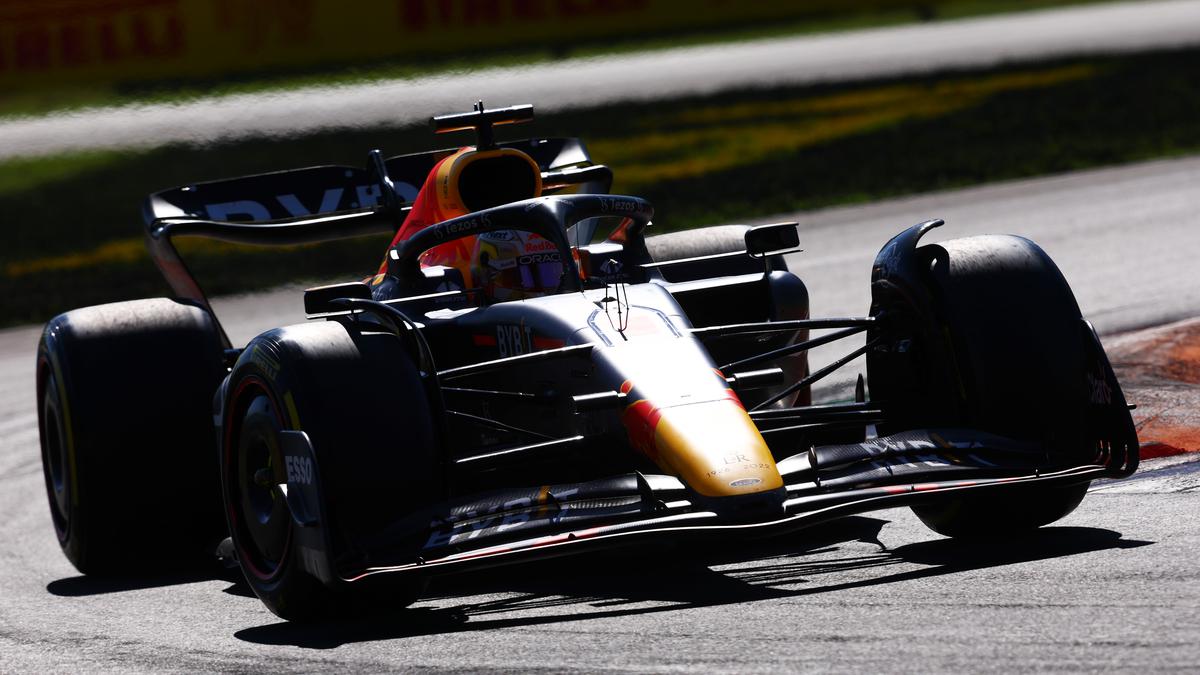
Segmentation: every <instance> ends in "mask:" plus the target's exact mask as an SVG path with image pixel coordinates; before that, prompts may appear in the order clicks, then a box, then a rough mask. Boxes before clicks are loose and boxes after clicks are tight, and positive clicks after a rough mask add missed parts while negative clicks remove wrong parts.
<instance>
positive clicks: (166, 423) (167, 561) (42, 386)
mask: <svg viewBox="0 0 1200 675" xmlns="http://www.w3.org/2000/svg"><path fill="white" fill-rule="evenodd" d="M224 375H225V368H224V365H223V351H222V343H221V340H220V336H219V333H218V329H217V326H216V325H215V324H214V322H213V320H212V317H211V316H210V315H209V314H208V312H206V311H204V310H202V309H200V308H199V307H195V306H193V305H188V304H184V303H180V302H176V301H173V300H167V299H163V298H160V299H150V300H133V301H129V302H118V303H114V304H109V305H99V306H96V307H85V308H82V309H77V310H74V311H71V312H67V313H66V314H61V315H59V316H56V317H55V318H54V319H52V320H51V321H50V322H49V323H48V324H47V325H46V328H45V330H44V332H43V333H42V339H41V342H40V343H39V345H38V354H37V401H38V431H39V434H40V437H41V451H42V470H43V474H44V476H45V481H46V493H47V495H48V496H49V498H50V515H51V520H52V521H53V523H54V530H55V533H56V534H57V536H58V543H59V545H60V546H61V547H62V550H63V553H65V554H66V556H67V559H68V560H70V561H71V563H72V564H73V565H74V566H75V567H76V569H78V570H79V571H80V572H82V573H84V574H100V573H114V572H121V573H129V572H134V571H146V570H148V569H162V568H163V567H175V566H180V565H184V564H189V563H195V562H200V561H202V560H204V559H205V557H206V556H207V557H208V558H209V559H211V554H212V551H213V548H214V547H215V545H216V542H217V541H219V540H220V538H221V536H222V532H223V530H224V525H223V521H222V518H221V510H220V506H221V502H220V487H219V484H218V482H217V466H216V462H215V461H214V458H213V450H212V449H213V427H212V415H211V410H212V397H213V393H214V392H215V391H216V389H217V387H218V385H219V384H220V382H221V378H222V377H224Z"/></svg>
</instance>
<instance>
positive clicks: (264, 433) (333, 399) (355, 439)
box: [221, 321, 442, 621]
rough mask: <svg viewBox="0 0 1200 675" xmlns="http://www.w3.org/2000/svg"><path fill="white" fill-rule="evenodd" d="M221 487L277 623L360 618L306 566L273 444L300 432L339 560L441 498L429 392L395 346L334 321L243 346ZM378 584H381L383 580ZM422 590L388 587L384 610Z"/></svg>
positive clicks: (413, 585)
mask: <svg viewBox="0 0 1200 675" xmlns="http://www.w3.org/2000/svg"><path fill="white" fill-rule="evenodd" d="M223 399H224V403H223V406H222V410H223V413H222V414H223V420H224V422H223V427H224V428H223V432H222V443H221V448H222V450H221V485H222V493H223V495H224V499H225V506H226V509H225V510H226V516H227V518H228V524H229V532H230V535H231V537H232V540H233V547H234V550H235V552H236V556H237V559H238V562H239V564H240V566H241V568H242V572H243V574H244V575H245V577H246V581H247V582H248V583H249V585H250V587H251V589H253V591H254V593H255V594H256V595H257V596H258V597H259V598H260V599H261V600H262V601H263V603H264V604H265V605H266V606H267V607H268V608H269V609H270V610H271V611H272V612H274V613H275V614H276V615H278V616H279V617H281V618H284V619H288V620H292V621H307V620H313V619H316V618H320V617H325V616H331V615H337V614H344V613H346V612H347V611H355V610H358V609H365V608H366V607H368V606H369V605H367V604H365V601H364V598H363V594H362V593H354V592H351V591H350V590H349V589H348V588H347V587H346V586H345V585H344V584H341V585H337V584H335V585H326V584H324V583H323V582H322V581H320V580H318V579H317V578H316V577H315V576H313V575H312V574H311V573H310V572H309V570H308V568H306V566H305V564H304V561H303V559H302V554H301V551H300V549H299V547H298V545H297V543H296V537H295V536H294V535H295V529H296V528H297V527H298V526H297V524H296V522H295V520H294V519H293V517H292V514H291V512H290V510H289V508H288V506H287V503H286V502H285V501H284V499H283V497H282V495H281V494H280V492H279V490H278V488H277V487H276V486H277V485H279V484H280V483H286V482H287V481H288V475H287V469H286V467H285V463H284V461H283V459H282V454H281V450H280V445H279V437H278V434H279V432H280V431H282V430H301V431H304V432H305V433H306V434H307V435H308V437H309V440H310V442H311V443H312V447H313V450H314V452H315V455H316V457H315V459H316V465H317V466H316V474H317V475H318V476H319V484H318V488H319V490H320V492H321V496H322V499H323V500H324V503H325V505H326V512H327V514H328V522H323V523H321V526H322V527H324V528H325V529H326V531H327V533H328V535H329V540H330V541H331V542H332V545H333V546H334V548H335V550H334V551H332V552H330V553H329V555H330V557H331V558H333V557H335V556H336V555H337V554H338V553H339V552H340V550H344V548H345V546H346V544H347V542H354V541H357V540H359V538H361V537H363V536H369V535H371V534H373V533H376V532H377V531H378V530H380V529H381V528H383V527H385V526H386V525H388V524H390V523H393V522H395V520H397V519H398V518H400V517H401V516H403V515H405V514H406V513H408V512H409V511H410V510H412V509H413V508H416V507H417V506H419V505H421V504H425V503H428V502H429V501H431V500H433V499H436V498H438V497H439V496H440V495H441V489H442V487H441V486H442V477H441V463H440V460H439V455H438V450H437V448H438V443H437V437H436V434H435V430H434V426H433V422H432V414H431V411H430V406H429V401H428V397H427V394H426V390H425V388H424V385H423V383H422V381H421V378H420V376H419V374H418V372H417V370H416V367H415V366H414V365H413V363H412V361H411V359H410V358H409V357H408V355H407V354H406V352H405V350H404V347H403V346H402V344H401V342H400V340H399V339H398V338H396V337H395V336H394V335H392V334H390V333H367V332H360V331H359V330H358V329H357V328H356V327H355V326H354V325H352V324H343V323H339V322H335V321H326V322H321V323H310V324H302V325H296V326H288V327H285V328H279V329H276V330H273V331H270V332H268V333H264V334H262V335H260V336H258V337H256V338H255V339H254V340H252V341H251V342H250V344H249V345H247V346H246V349H245V350H244V351H243V353H242V355H241V357H240V358H239V359H238V361H237V363H236V364H235V365H234V367H233V371H232V372H231V373H230V376H229V379H228V380H227V382H226V384H225V386H224V387H223ZM384 576H385V578H386V575H384ZM422 588H423V583H417V582H411V581H406V582H400V583H398V584H397V585H390V586H388V587H387V588H386V589H385V590H387V591H388V595H389V596H390V597H389V598H388V602H387V604H388V606H390V607H398V606H403V605H406V604H408V603H410V602H412V601H413V600H415V599H416V595H417V594H418V593H419V592H420V591H421V590H422Z"/></svg>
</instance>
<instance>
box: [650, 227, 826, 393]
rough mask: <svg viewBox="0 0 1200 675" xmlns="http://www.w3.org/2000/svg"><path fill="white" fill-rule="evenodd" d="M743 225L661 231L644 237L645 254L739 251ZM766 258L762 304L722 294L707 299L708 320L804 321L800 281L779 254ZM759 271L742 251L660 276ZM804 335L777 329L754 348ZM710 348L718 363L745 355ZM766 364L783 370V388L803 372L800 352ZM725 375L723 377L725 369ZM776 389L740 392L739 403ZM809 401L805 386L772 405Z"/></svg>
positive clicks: (666, 256) (699, 321)
mask: <svg viewBox="0 0 1200 675" xmlns="http://www.w3.org/2000/svg"><path fill="white" fill-rule="evenodd" d="M749 229H750V226H749V225H714V226H712V227H701V228H697V229H694V230H684V231H682V232H669V233H667V234H660V235H656V236H653V237H646V250H647V251H648V252H649V253H650V257H651V259H652V260H653V261H654V262H666V261H670V260H684V259H687V258H698V257H701V256H709V255H717V254H721V253H734V252H737V251H745V250H746V232H747V231H748V230H749ZM767 262H768V267H769V269H770V270H771V275H770V278H768V283H767V288H766V293H765V294H766V295H767V296H768V297H767V298H766V302H762V301H759V300H758V299H756V298H743V297H737V298H731V299H730V298H726V299H725V301H724V302H718V303H712V304H714V305H716V307H712V308H708V311H707V312H706V313H707V314H711V315H714V316H711V317H708V318H709V319H713V320H716V321H719V322H721V323H740V322H747V323H748V322H753V321H788V320H793V319H807V318H808V290H807V289H805V288H804V284H803V282H801V281H800V279H799V278H798V277H796V276H795V275H792V274H790V273H789V272H788V268H787V263H786V262H785V261H784V259H783V256H782V255H773V256H770V257H769V258H768V261H767ZM763 269H764V266H763V261H762V260H761V259H759V258H752V257H750V256H749V255H743V256H730V257H728V258H717V259H715V260H697V261H694V262H688V263H683V264H681V265H677V266H675V265H673V266H670V267H667V268H664V269H663V276H664V277H665V278H666V279H667V280H668V281H672V282H680V281H692V280H697V279H711V278H716V277H721V276H733V275H737V274H762V273H763ZM706 304H707V303H706ZM759 306H761V307H762V308H761V309H752V310H751V312H750V314H751V315H749V316H737V315H736V312H738V311H739V310H740V311H742V312H745V311H746V309H747V308H757V307H759ZM685 309H687V308H685ZM688 311H689V317H690V318H691V320H692V322H693V325H696V326H703V325H706V324H707V323H708V321H707V320H706V318H705V317H704V316H699V315H698V314H700V313H699V312H698V311H697V310H696V308H692V309H688ZM764 315H765V316H764ZM807 339H808V331H807V330H798V331H795V332H794V333H791V334H790V335H789V334H783V333H781V334H779V339H778V340H776V341H774V342H759V343H756V344H755V345H754V348H755V350H756V351H764V352H765V351H767V350H769V349H776V348H779V347H783V346H785V345H788V344H793V343H796V342H799V341H802V340H807ZM710 349H714V350H715V351H714V352H713V353H712V357H713V359H714V360H716V361H717V363H718V365H719V364H720V363H722V362H723V361H724V360H725V359H726V358H728V359H730V360H734V359H736V358H740V357H741V356H744V355H745V354H742V353H741V351H739V350H737V349H734V350H730V351H729V352H728V353H725V350H722V349H720V348H719V347H716V348H710ZM742 351H744V350H742ZM769 365H778V366H779V367H781V368H783V371H784V380H785V384H784V386H786V385H788V384H791V383H793V382H796V381H799V380H801V379H802V378H804V377H805V376H807V375H808V354H805V353H801V354H795V355H792V356H788V357H784V358H782V359H780V360H778V361H777V362H776V363H775V364H769ZM726 374H727V375H729V374H731V373H726ZM780 390H782V387H779V388H770V389H763V390H759V391H755V392H750V393H744V394H742V399H743V403H745V404H746V406H747V407H748V408H749V407H753V406H755V405H757V404H758V403H759V402H760V401H765V400H766V399H768V398H770V397H771V396H773V395H774V394H775V393H777V392H778V391H780ZM810 403H812V391H811V390H810V389H809V388H808V387H805V388H803V389H801V390H800V391H798V392H796V394H795V395H794V396H789V397H788V398H787V399H785V400H783V401H780V402H779V403H778V404H776V405H777V406H779V407H786V406H793V405H794V406H805V405H809V404H810Z"/></svg>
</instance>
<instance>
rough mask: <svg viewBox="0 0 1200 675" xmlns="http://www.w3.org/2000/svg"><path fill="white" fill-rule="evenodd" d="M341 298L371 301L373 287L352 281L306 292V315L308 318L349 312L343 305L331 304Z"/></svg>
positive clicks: (318, 287) (319, 287)
mask: <svg viewBox="0 0 1200 675" xmlns="http://www.w3.org/2000/svg"><path fill="white" fill-rule="evenodd" d="M341 298H357V299H361V300H370V299H371V287H370V286H368V285H366V284H364V283H363V282H361V281H351V282H347V283H344V284H332V285H330V286H317V287H316V288H310V289H308V290H306V291H304V313H305V314H307V315H308V316H310V317H311V316H320V315H323V314H334V313H337V312H346V311H348V310H347V309H346V308H345V307H343V306H341V305H336V304H331V303H332V301H334V300H338V299H341Z"/></svg>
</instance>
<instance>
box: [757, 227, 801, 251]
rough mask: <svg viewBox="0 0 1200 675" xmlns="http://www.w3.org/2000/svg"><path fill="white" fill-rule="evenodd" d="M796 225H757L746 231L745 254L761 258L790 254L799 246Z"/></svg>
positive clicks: (798, 234)
mask: <svg viewBox="0 0 1200 675" xmlns="http://www.w3.org/2000/svg"><path fill="white" fill-rule="evenodd" d="M798 226H799V224H798V223H774V224H771V225H759V226H757V227H752V228H750V229H749V230H746V253H749V254H750V255H751V256H752V257H755V258H762V257H765V256H767V255H771V254H773V253H790V252H792V251H794V250H796V247H797V246H799V245H800V232H799V231H797V229H796V228H797V227H798Z"/></svg>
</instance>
